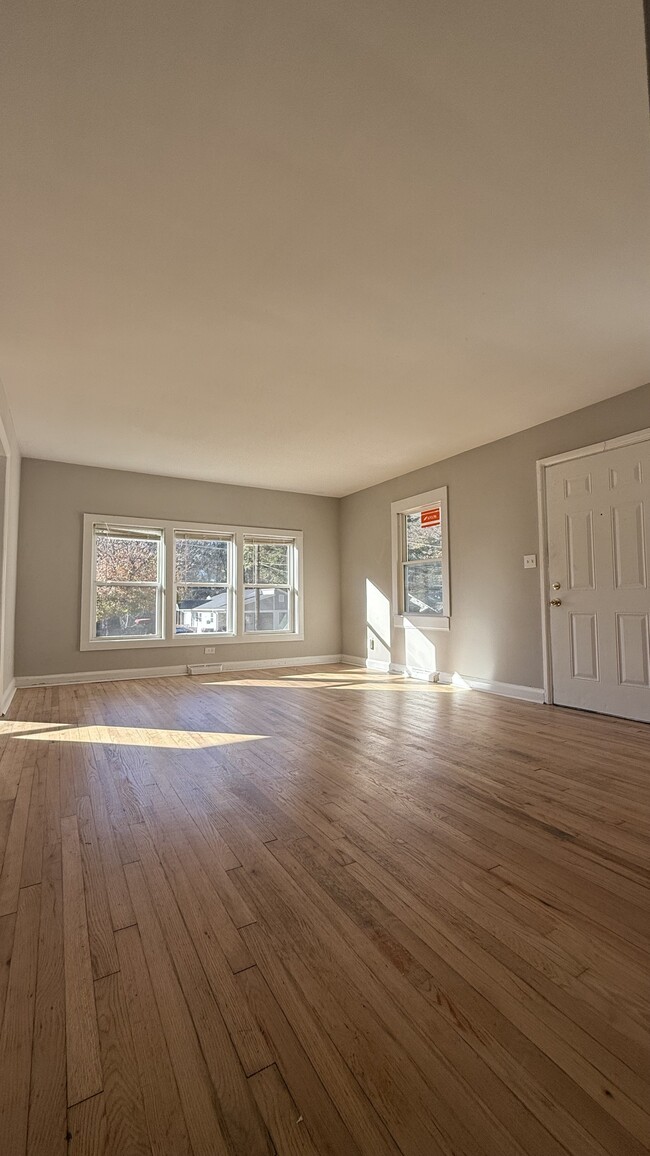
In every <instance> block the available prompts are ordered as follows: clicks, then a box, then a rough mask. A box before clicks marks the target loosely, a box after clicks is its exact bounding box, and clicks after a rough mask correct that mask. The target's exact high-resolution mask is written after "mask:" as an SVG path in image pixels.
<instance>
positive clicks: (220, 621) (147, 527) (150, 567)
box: [80, 514, 303, 650]
mask: <svg viewBox="0 0 650 1156" xmlns="http://www.w3.org/2000/svg"><path fill="white" fill-rule="evenodd" d="M301 555H302V533H301V532H300V531H291V532H288V531H285V530H258V529H253V528H251V527H247V526H202V525H192V524H185V525H178V524H175V523H173V522H167V521H160V522H157V523H153V524H151V523H149V524H147V523H146V522H145V523H142V522H140V521H138V520H136V519H134V518H110V519H107V518H104V517H98V516H94V515H92V514H86V515H85V516H84V562H83V585H82V624H81V642H80V645H81V649H82V650H94V649H120V648H125V647H144V646H149V647H152V646H170V645H188V644H191V643H201V642H203V643H205V642H207V641H209V640H210V638H214V639H216V640H218V642H219V643H224V642H242V641H244V640H245V639H246V638H249V639H250V636H251V635H253V634H257V635H263V636H264V638H265V639H266V640H269V641H272V640H274V639H278V640H281V639H283V638H284V639H289V638H295V639H300V638H302V637H303V635H302V633H301V630H302V591H301V589H300V584H299V574H300V565H301Z"/></svg>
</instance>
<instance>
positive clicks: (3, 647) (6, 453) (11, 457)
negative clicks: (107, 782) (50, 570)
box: [0, 385, 20, 713]
mask: <svg viewBox="0 0 650 1156" xmlns="http://www.w3.org/2000/svg"><path fill="white" fill-rule="evenodd" d="M0 454H2V455H3V457H4V458H5V459H6V465H5V472H4V482H3V486H2V505H3V510H2V519H1V521H2V538H1V539H0V713H1V712H2V711H4V710H6V708H7V706H8V703H9V699H10V696H11V693H12V690H13V678H14V623H15V608H16V564H17V554H18V502H19V495H20V453H19V450H18V442H17V439H16V434H15V432H14V426H13V421H12V419H11V413H10V412H9V406H8V405H7V399H6V397H5V394H4V390H3V389H2V386H1V385H0Z"/></svg>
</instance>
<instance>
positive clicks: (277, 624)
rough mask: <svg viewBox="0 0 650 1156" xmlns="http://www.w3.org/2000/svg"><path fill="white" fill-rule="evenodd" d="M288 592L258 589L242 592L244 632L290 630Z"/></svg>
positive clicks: (271, 588)
mask: <svg viewBox="0 0 650 1156" xmlns="http://www.w3.org/2000/svg"><path fill="white" fill-rule="evenodd" d="M289 597H290V596H289V591H288V590H278V589H276V588H274V587H268V588H264V587H259V588H258V589H256V590H251V589H246V590H245V591H244V630H290V629H291V616H290V613H289V609H290V607H289Z"/></svg>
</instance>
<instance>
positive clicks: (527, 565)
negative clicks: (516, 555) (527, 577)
mask: <svg viewBox="0 0 650 1156" xmlns="http://www.w3.org/2000/svg"><path fill="white" fill-rule="evenodd" d="M536 569H537V554H524V570H536Z"/></svg>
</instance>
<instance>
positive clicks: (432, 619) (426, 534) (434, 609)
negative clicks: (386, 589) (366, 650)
mask: <svg viewBox="0 0 650 1156" xmlns="http://www.w3.org/2000/svg"><path fill="white" fill-rule="evenodd" d="M391 511H392V520H393V532H392V539H393V609H394V612H395V623H396V625H399V626H403V625H404V620H405V619H408V620H411V619H412V620H413V621H414V622H417V623H419V625H420V626H424V627H428V628H431V627H433V628H437V629H442V630H448V629H449V614H450V607H449V549H448V524H447V489H446V487H442V488H441V489H439V490H430V491H429V492H428V493H426V494H417V495H416V496H415V497H413V498H407V499H405V500H404V501H401V502H393V504H392V507H391Z"/></svg>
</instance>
